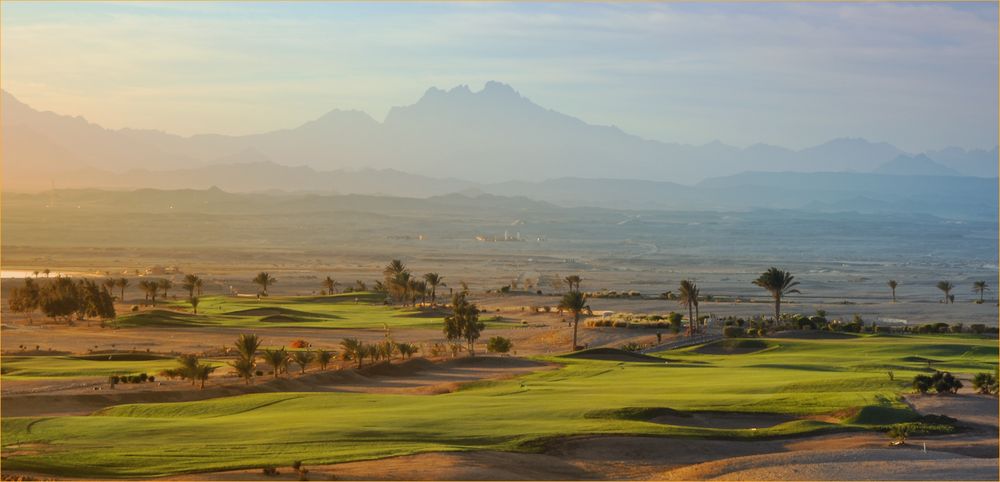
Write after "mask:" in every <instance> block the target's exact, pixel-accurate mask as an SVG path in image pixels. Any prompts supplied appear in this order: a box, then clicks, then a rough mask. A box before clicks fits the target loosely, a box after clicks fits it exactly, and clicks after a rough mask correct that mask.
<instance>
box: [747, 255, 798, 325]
mask: <svg viewBox="0 0 1000 482" xmlns="http://www.w3.org/2000/svg"><path fill="white" fill-rule="evenodd" d="M794 279H795V277H794V276H792V274H791V273H789V272H788V271H782V270H780V269H778V268H775V267H773V266H772V267H771V268H769V269H768V270H767V271H765V272H763V273H761V275H760V277H758V278H757V279H755V280H754V281H753V284H755V285H757V286H760V287H761V288H764V289H765V290H767V291H769V292H770V293H771V296H772V297H773V298H774V321H775V323H777V322H778V321H779V320H780V319H781V297H782V296H785V295H789V294H792V293H801V292H800V291H799V290H797V289H795V287H796V286H798V284H799V282H798V281H793V280H794Z"/></svg>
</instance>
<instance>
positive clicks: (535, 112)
mask: <svg viewBox="0 0 1000 482" xmlns="http://www.w3.org/2000/svg"><path fill="white" fill-rule="evenodd" d="M0 113H2V122H3V124H2V135H3V143H2V155H3V172H4V177H3V188H4V190H5V191H8V192H9V191H39V190H46V189H51V188H52V187H56V188H110V189H136V188H158V189H208V188H211V187H215V188H218V189H222V190H224V191H228V192H268V191H272V192H282V191H284V192H315V193H339V194H362V195H385V196H402V197H421V198H426V197H431V196H436V195H442V194H448V193H461V194H463V195H465V196H472V197H473V198H477V197H479V196H483V195H498V196H522V197H525V198H529V199H532V200H537V201H544V202H550V203H553V204H556V205H560V206H565V207H594V206H600V207H611V208H618V209H718V210H733V209H746V208H768V209H771V208H792V209H809V210H814V211H815V210H819V211H844V210H856V211H859V212H880V213H884V212H890V213H893V212H899V213H904V212H921V213H925V214H934V215H941V216H945V217H960V218H961V217H971V218H981V217H982V218H990V217H992V219H996V211H997V195H996V192H997V181H996V176H997V156H998V152H997V148H996V147H994V148H993V149H992V150H988V151H987V150H977V149H972V150H967V149H962V148H957V147H949V148H946V149H942V150H938V151H928V152H923V153H908V152H904V151H903V150H901V149H899V148H897V147H895V146H893V145H891V144H888V143H884V142H871V141H868V140H865V139H848V138H839V139H834V140H831V141H829V142H826V143H824V144H821V145H818V146H814V147H810V148H806V149H800V150H793V149H787V148H783V147H779V146H772V145H765V144H756V145H753V146H750V147H746V148H738V147H733V146H729V145H726V144H723V143H721V142H713V143H709V144H705V145H700V146H693V145H685V144H675V143H665V142H659V141H654V140H648V139H643V138H640V137H637V136H634V135H631V134H628V133H626V132H623V131H621V130H620V129H618V128H616V127H609V126H599V125H592V124H588V123H586V122H584V121H581V120H579V119H576V118H573V117H570V116H567V115H565V114H561V113H558V112H555V111H552V110H548V109H545V108H543V107H541V106H539V105H537V104H535V103H533V102H531V101H530V100H528V99H526V98H525V97H523V96H521V95H520V94H519V93H518V92H516V91H515V90H514V89H513V88H511V87H510V86H508V85H505V84H501V83H498V82H489V83H487V84H486V86H485V87H484V88H483V89H482V90H481V91H478V92H473V91H471V90H470V89H469V88H468V87H465V86H460V87H456V88H453V89H450V90H447V91H444V90H440V89H436V88H431V89H429V90H427V92H426V93H425V94H424V95H423V97H421V98H420V99H419V100H418V101H417V102H416V103H415V104H413V105H409V106H403V107H395V108H393V109H392V110H391V111H390V112H389V114H388V115H387V116H386V118H385V120H384V121H383V122H378V121H376V120H375V119H373V118H372V117H371V116H369V115H368V114H366V113H364V112H359V111H341V110H334V111H331V112H329V113H328V114H326V115H324V116H322V117H320V118H319V119H316V120H313V121H310V122H306V123H305V124H303V125H301V126H299V127H296V128H293V129H286V130H279V131H273V132H267V133H262V134H254V135H246V136H224V135H215V134H206V135H195V136H188V137H184V136H178V135H173V134H168V133H164V132H160V131H152V130H135V129H118V130H113V129H106V128H104V127H101V126H99V125H97V124H93V123H91V122H88V121H87V120H86V119H84V118H82V117H71V116H65V115H60V114H56V113H53V112H43V111H39V110H36V109H34V108H32V107H30V106H28V105H27V104H24V103H22V102H20V101H19V100H18V99H16V98H15V97H14V96H13V95H11V94H10V93H8V92H6V91H4V92H3V93H2V103H0Z"/></svg>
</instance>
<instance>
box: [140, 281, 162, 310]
mask: <svg viewBox="0 0 1000 482" xmlns="http://www.w3.org/2000/svg"><path fill="white" fill-rule="evenodd" d="M139 289H141V290H142V291H143V293H145V294H146V300H149V299H150V298H152V303H153V306H156V295H157V294H159V292H160V285H159V284H157V283H156V281H155V280H145V279H144V280H142V281H139Z"/></svg>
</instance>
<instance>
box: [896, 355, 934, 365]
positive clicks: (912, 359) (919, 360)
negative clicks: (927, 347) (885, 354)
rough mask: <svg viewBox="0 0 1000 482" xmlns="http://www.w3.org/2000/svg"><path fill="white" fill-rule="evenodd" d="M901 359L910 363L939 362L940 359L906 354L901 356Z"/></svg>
mask: <svg viewBox="0 0 1000 482" xmlns="http://www.w3.org/2000/svg"><path fill="white" fill-rule="evenodd" d="M901 360H903V361H905V362H911V363H941V360H935V359H933V358H925V357H922V356H907V357H903V358H901Z"/></svg>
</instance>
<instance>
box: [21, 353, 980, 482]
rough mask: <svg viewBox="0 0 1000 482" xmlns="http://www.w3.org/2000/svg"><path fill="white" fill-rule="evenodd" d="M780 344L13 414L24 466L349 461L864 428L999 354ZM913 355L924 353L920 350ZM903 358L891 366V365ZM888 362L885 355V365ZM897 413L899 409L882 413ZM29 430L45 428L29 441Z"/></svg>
mask: <svg viewBox="0 0 1000 482" xmlns="http://www.w3.org/2000/svg"><path fill="white" fill-rule="evenodd" d="M767 342H768V343H769V344H770V345H771V347H770V348H769V349H767V350H764V351H759V352H755V353H747V354H735V355H708V354H701V353H699V352H698V351H697V349H696V348H691V349H685V350H678V351H672V352H669V353H663V354H661V355H662V356H664V357H668V358H669V359H670V360H671V361H670V362H667V363H663V364H654V363H648V362H647V363H623V362H615V361H595V360H583V359H567V358H555V357H553V358H551V360H553V361H559V362H560V363H562V364H563V367H562V368H561V369H558V370H552V371H542V372H537V373H533V374H530V375H526V376H523V377H520V378H518V379H513V380H501V381H492V382H482V383H476V384H474V385H472V386H469V387H466V388H465V389H462V390H459V391H457V392H453V393H448V394H442V395H432V396H427V395H387V394H365V393H273V394H254V395H244V396H238V397H229V398H221V399H215V400H208V401H201V402H187V403H163V404H142V405H123V406H118V407H111V408H109V409H107V410H104V411H102V412H100V413H98V414H95V415H92V416H86V417H52V418H11V419H4V420H3V422H2V435H3V447H4V452H5V456H6V459H5V460H4V466H5V468H7V469H8V470H17V469H24V470H34V471H40V472H45V473H51V474H54V475H75V476H90V477H136V476H159V475H169V474H177V473H183V472H197V471H207V470H222V469H235V468H251V467H261V466H263V465H269V464H270V465H275V466H284V465H288V464H290V463H291V462H292V461H294V460H301V461H303V462H304V463H305V464H306V465H307V466H308V465H310V464H320V463H335V462H343V461H349V460H360V459H371V458H379V457H387V456H392V455H403V454H411V453H417V452H426V451H442V450H450V451H454V450H531V449H532V448H535V447H538V446H539V443H540V442H541V441H544V440H546V439H549V438H552V437H559V436H565V435H579V434H645V435H660V436H675V437H716V438H745V439H752V438H755V437H769V436H782V435H793V434H802V433H808V432H814V431H818V430H836V429H864V428H873V427H875V426H878V425H881V424H885V423H890V422H893V421H895V420H902V419H906V418H907V417H906V414H907V413H909V409H908V408H907V406H906V405H905V404H904V403H902V401H901V399H900V393H902V392H904V391H906V390H908V382H909V379H911V378H912V376H913V375H915V374H917V373H922V371H923V370H926V362H922V361H916V362H914V361H907V357H913V356H921V357H926V358H933V359H936V360H941V361H940V362H939V364H936V365H934V366H938V367H940V368H947V369H950V370H954V371H964V372H974V371H978V370H982V369H983V368H984V367H993V366H995V365H996V359H997V345H996V341H995V340H979V339H972V338H949V337H922V336H921V337H877V336H871V337H858V338H854V339H846V340H787V339H781V340H778V339H772V340H767ZM911 360H912V359H911ZM890 365H891V366H893V367H896V368H894V373H895V378H896V379H895V381H891V380H890V379H889V377H888V375H887V373H886V371H885V370H884V369H883V368H881V367H882V366H890ZM874 366H877V367H878V368H873V367H874ZM864 407H875V408H874V409H873V408H868V409H866V410H863V411H853V412H852V413H853V414H854V415H853V416H854V419H853V420H846V421H844V422H842V423H841V424H830V423H824V422H819V421H813V420H794V421H791V422H787V423H782V424H779V425H776V426H773V427H760V428H759V429H758V430H751V429H713V428H698V427H686V426H672V425H662V424H656V423H651V422H647V421H645V419H644V414H649V415H655V414H656V413H660V412H663V411H665V410H663V409H671V410H680V411H705V410H708V411H732V412H756V413H787V414H799V415H808V414H822V413H832V412H837V411H843V410H844V409H848V408H864ZM880 414H890V415H891V417H890V418H892V419H893V420H881V419H880V417H881V415H880ZM19 444H32V445H30V446H27V447H30V449H29V448H25V449H24V451H23V452H20V453H19V452H18V451H17V450H18V447H19V446H20V445H19Z"/></svg>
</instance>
